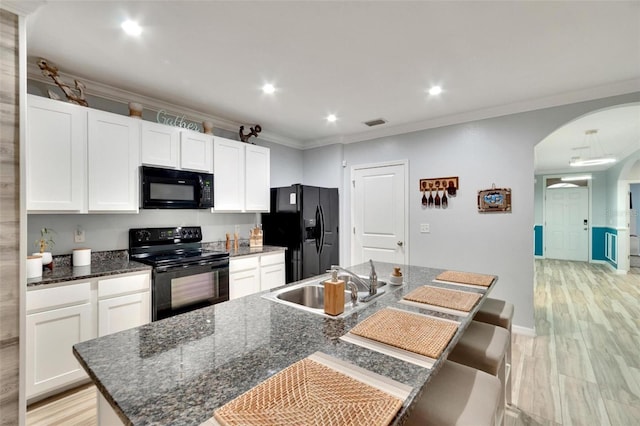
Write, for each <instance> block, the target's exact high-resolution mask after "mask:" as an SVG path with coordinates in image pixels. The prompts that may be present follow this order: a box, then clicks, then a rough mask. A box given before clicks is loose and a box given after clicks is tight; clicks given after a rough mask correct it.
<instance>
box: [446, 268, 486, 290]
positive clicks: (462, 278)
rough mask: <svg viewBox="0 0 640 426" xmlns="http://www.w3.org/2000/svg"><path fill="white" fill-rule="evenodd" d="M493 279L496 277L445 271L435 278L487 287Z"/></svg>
mask: <svg viewBox="0 0 640 426" xmlns="http://www.w3.org/2000/svg"><path fill="white" fill-rule="evenodd" d="M495 278H496V277H495V276H494V275H483V274H475V273H472V272H458V271H445V272H443V273H441V274H440V275H438V276H437V277H436V280H440V281H450V282H453V283H461V284H473V285H481V286H483V287H489V286H490V285H491V283H492V282H493V280H494V279H495Z"/></svg>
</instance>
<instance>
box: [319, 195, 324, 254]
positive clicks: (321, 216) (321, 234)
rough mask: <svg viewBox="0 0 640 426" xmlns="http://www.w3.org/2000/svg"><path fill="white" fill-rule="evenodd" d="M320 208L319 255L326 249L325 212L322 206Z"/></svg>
mask: <svg viewBox="0 0 640 426" xmlns="http://www.w3.org/2000/svg"><path fill="white" fill-rule="evenodd" d="M319 208H320V251H319V252H318V253H322V249H323V248H324V210H323V209H322V206H319Z"/></svg>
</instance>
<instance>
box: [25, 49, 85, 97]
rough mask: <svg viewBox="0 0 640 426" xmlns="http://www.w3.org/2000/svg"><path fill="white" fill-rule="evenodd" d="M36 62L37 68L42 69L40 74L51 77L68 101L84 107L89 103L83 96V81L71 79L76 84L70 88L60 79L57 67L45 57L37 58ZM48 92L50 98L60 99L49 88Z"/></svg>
mask: <svg viewBox="0 0 640 426" xmlns="http://www.w3.org/2000/svg"><path fill="white" fill-rule="evenodd" d="M37 64H38V68H40V69H41V70H42V75H44V76H45V77H51V78H52V79H53V81H54V82H55V83H56V84H57V85H58V87H60V89H62V91H63V92H64V94H65V96H66V97H67V99H68V100H69V102H71V103H72V104H78V105H82V106H86V107H88V106H89V103H88V102H87V101H86V100H85V98H84V89H85V85H84V83H82V82H81V81H79V80H73V82H74V83H75V84H76V88H75V89H72V88H71V87H69V86H68V85H67V84H65V83H64V82H63V81H62V79H61V78H60V76H59V75H58V68H57V67H55V66H53V65H51V64H49V62H47V60H46V59H44V58H40V59H38V62H37ZM76 92H77V93H76ZM48 93H49V97H50V98H51V99H56V100H60V97H59V96H58V95H56V94H55V93H54V92H52V91H51V90H49V91H48Z"/></svg>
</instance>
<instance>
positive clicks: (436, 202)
mask: <svg viewBox="0 0 640 426" xmlns="http://www.w3.org/2000/svg"><path fill="white" fill-rule="evenodd" d="M457 191H458V177H457V176H451V177H440V178H429V179H420V192H421V193H422V200H421V203H422V207H425V208H431V207H435V208H443V209H446V208H448V207H449V198H451V197H455V196H456V195H457ZM427 193H429V196H428V197H427ZM434 193H435V198H434ZM440 194H442V196H440Z"/></svg>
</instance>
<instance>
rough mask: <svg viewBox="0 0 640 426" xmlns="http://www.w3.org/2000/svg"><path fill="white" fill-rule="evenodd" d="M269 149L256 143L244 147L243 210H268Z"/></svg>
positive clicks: (269, 181)
mask: <svg viewBox="0 0 640 426" xmlns="http://www.w3.org/2000/svg"><path fill="white" fill-rule="evenodd" d="M270 160H271V151H270V150H269V148H265V147H262V146H257V145H246V149H245V210H246V211H267V212H268V211H269V204H270V203H269V201H270V187H271V178H270V177H271V162H270Z"/></svg>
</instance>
